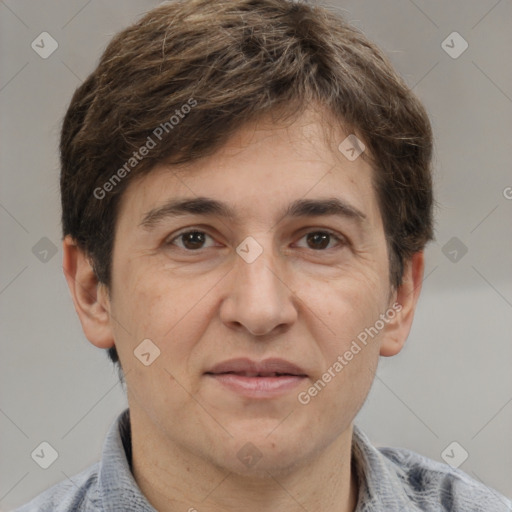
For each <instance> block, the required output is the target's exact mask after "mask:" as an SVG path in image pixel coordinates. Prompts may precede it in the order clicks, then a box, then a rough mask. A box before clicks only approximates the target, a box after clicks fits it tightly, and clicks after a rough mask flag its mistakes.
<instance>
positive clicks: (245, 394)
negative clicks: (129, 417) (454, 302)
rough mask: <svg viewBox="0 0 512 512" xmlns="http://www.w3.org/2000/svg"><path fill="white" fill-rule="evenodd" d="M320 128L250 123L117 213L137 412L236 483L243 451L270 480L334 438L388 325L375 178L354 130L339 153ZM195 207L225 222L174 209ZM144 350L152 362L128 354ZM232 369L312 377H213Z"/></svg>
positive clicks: (144, 186)
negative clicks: (285, 367) (252, 452)
mask: <svg viewBox="0 0 512 512" xmlns="http://www.w3.org/2000/svg"><path fill="white" fill-rule="evenodd" d="M322 126H323V125H322V116H321V115H320V114H319V113H318V112H317V113H315V112H312V111H307V112H306V114H304V115H303V116H302V117H301V118H300V119H298V120H297V121H296V122H294V123H293V124H290V125H288V126H286V127H276V126H275V125H271V124H270V123H269V122H267V123H264V122H260V123H256V124H250V125H247V126H246V127H245V128H244V129H243V130H241V131H239V132H238V133H237V134H236V135H235V136H234V137H232V139H231V140H230V141H229V143H228V144H227V145H226V146H224V147H223V149H222V150H221V151H219V152H218V153H216V154H215V155H214V156H211V157H208V158H205V159H203V160H201V161H200V162H194V163H193V164H192V165H190V166H188V167H186V168H185V167H180V168H178V167H176V166H168V165H165V164H161V165H158V166H157V167H156V168H155V169H154V170H153V171H152V172H151V173H150V174H148V175H147V176H145V177H144V178H142V179H139V180H138V181H134V182H132V183H131V184H130V185H129V187H128V188H127V190H126V191H125V193H124V195H123V199H122V202H121V205H120V206H121V207H120V210H119V216H118V221H117V230H116V237H115V245H114V254H113V267H112V268H113V274H112V289H111V299H110V301H111V302H110V305H109V309H110V313H111V316H112V318H113V319H114V318H115V321H114V320H112V321H111V329H112V332H113V337H114V339H115V344H116V347H117V351H118V353H119V356H120V359H121V362H122V366H123V369H124V372H125V375H126V383H127V390H128V399H129V402H130V408H131V410H132V413H136V414H137V415H138V416H139V417H141V418H145V421H146V422H147V423H148V424H150V425H152V426H154V429H155V432H156V431H157V432H158V433H159V435H160V436H162V438H164V439H165V440H166V441H168V442H169V443H171V444H172V445H174V446H177V447H179V448H181V449H183V450H185V451H187V452H190V453H192V454H195V455H197V456H198V457H202V458H203V459H204V458H206V459H207V460H210V461H211V462H212V463H214V464H216V465H218V466H220V467H223V468H227V469H229V470H230V471H233V472H237V473H242V472H243V471H246V470H248V469H247V468H244V466H243V465H242V464H241V463H240V460H239V458H238V457H237V456H236V454H237V453H238V451H239V450H240V448H241V447H242V446H244V445H245V444H246V443H248V442H250V443H252V444H253V445H255V446H256V447H257V448H258V450H259V451H260V452H261V454H262V455H263V457H262V459H261V460H260V461H259V462H258V465H257V466H256V468H258V470H261V471H264V470H265V469H268V470H270V469H272V471H276V469H279V468H280V469H285V468H288V467H291V466H292V465H293V464H295V463H297V460H298V459H301V460H303V461H307V460H308V459H309V458H312V457H314V456H315V455H317V454H318V453H320V452H321V451H322V450H324V449H325V448H326V447H327V446H328V445H329V444H330V443H332V442H334V441H335V440H336V439H337V438H339V436H340V435H341V434H342V433H343V432H345V431H346V430H347V429H348V428H349V427H350V425H351V422H352V420H353V419H354V416H355V415H356V413H357V412H358V410H359V409H360V407H361V406H362V404H363V402H364V400H365V398H366V396H367V393H368V391H369V388H370V385H371V382H372V380H373V373H374V371H375V368H376V365H377V361H378V356H379V350H380V349H381V345H382V343H383V342H385V340H386V336H387V335H388V330H389V329H390V326H391V325H392V322H389V323H388V321H387V320H389V318H390V315H391V314H390V313H389V309H390V308H391V307H392V304H393V302H394V297H393V293H392V290H391V288H390V282H389V274H388V272H389V266H388V254H387V249H386V239H385V234H384V229H383V223H382V218H381V215H380V212H379V209H378V205H377V196H376V193H375V191H374V189H373V186H372V172H373V171H372V169H371V167H370V166H369V164H368V163H367V162H366V161H365V160H364V159H363V158H362V157H359V158H357V159H355V160H354V161H350V160H349V159H347V158H346V157H345V156H344V155H343V154H342V153H341V152H340V151H338V149H337V145H338V144H340V143H341V142H342V141H343V140H344V139H345V138H346V137H347V135H348V133H343V132H342V131H341V130H340V131H339V133H337V134H335V136H334V137H332V140H333V141H334V143H333V144H329V143H328V142H327V141H326V138H325V136H324V132H323V128H322ZM198 198H201V199H203V200H208V201H216V202H218V203H221V204H222V205H223V206H224V210H226V211H228V213H230V215H229V216H226V215H224V213H226V212H225V211H221V209H219V208H218V209H215V208H212V207H211V202H210V203H209V205H210V206H209V207H208V205H206V206H205V207H204V208H203V209H202V210H201V211H199V212H197V211H196V212H194V211H191V208H190V207H189V208H186V207H182V208H177V207H176V204H174V205H172V206H174V207H170V202H171V201H172V202H175V203H176V202H179V201H184V200H191V199H198ZM328 200H331V203H329V204H330V206H331V208H330V209H329V208H326V207H325V203H322V202H325V201H328ZM304 201H308V202H309V208H306V207H305V206H304V203H301V202H304ZM335 201H337V203H335ZM294 204H295V208H289V206H290V205H292V206H293V205H294ZM322 204H323V208H322ZM334 204H335V205H336V206H337V208H334V207H333V205H334ZM189 205H190V203H189ZM315 205H316V207H313V206H315ZM301 206H302V207H301ZM306 206H308V205H307V204H306ZM287 210H289V211H287ZM393 313H394V314H393V316H395V314H396V315H398V313H396V312H395V311H393ZM385 315H386V316H385ZM384 316H385V318H386V322H384V321H382V318H384ZM379 319H381V321H380V322H379ZM376 322H377V323H376ZM381 324H384V326H383V327H381ZM370 328H373V330H370V332H371V333H372V336H370V335H368V329H370ZM365 329H366V331H365ZM375 331H378V332H377V334H375ZM365 332H366V333H367V334H366V338H367V340H366V343H365V344H363V342H362V341H361V340H362V339H364V334H362V333H365ZM358 336H359V338H358ZM146 339H149V340H151V342H152V344H153V345H152V344H148V342H145V343H146V344H147V345H143V346H142V347H145V348H144V350H143V352H144V353H146V354H148V353H149V354H150V355H149V356H148V355H145V356H144V357H145V359H146V362H149V361H151V364H148V365H147V366H146V365H145V364H143V363H141V361H140V360H139V359H138V358H137V357H135V355H134V351H135V352H136V353H137V350H139V352H138V353H139V354H140V352H141V350H142V349H137V347H138V346H139V345H140V344H141V342H142V341H143V340H146ZM354 342H356V345H354ZM155 346H156V347H158V349H159V351H160V352H159V355H158V356H157V357H155V356H156V355H157V353H156V352H155V348H154V347H155ZM356 346H358V347H359V351H357V349H356V348H355V347H356ZM347 352H351V353H352V357H350V356H349V355H348V354H347ZM233 358H248V359H250V360H252V361H256V362H261V361H265V360H267V359H269V358H280V359H283V360H286V361H288V362H289V363H292V364H294V365H296V366H297V367H299V368H300V369H301V372H300V373H301V375H303V376H301V377H300V376H295V377H290V376H288V377H277V376H276V377H268V376H267V377H250V376H248V375H247V374H245V375H241V374H239V375H235V374H224V375H223V376H221V374H220V373H216V374H215V375H211V374H209V373H208V372H210V371H212V369H213V367H214V366H215V365H217V364H219V363H222V362H225V361H228V360H230V359H233ZM336 362H338V365H336ZM340 365H341V369H340ZM276 371H279V370H276ZM285 373H286V372H285ZM292 373H293V372H292ZM295 373H296V374H297V373H299V372H295ZM327 373H328V374H329V375H330V378H329V375H328V376H326V375H327ZM227 375H230V376H227ZM304 375H305V376H304ZM255 379H261V380H260V381H259V383H257V382H256V381H255ZM319 381H321V383H319ZM315 383H316V387H315ZM315 389H316V392H315ZM177 418H178V419H179V420H177ZM297 446H300V447H301V448H300V453H297Z"/></svg>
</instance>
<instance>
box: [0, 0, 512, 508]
mask: <svg viewBox="0 0 512 512" xmlns="http://www.w3.org/2000/svg"><path fill="white" fill-rule="evenodd" d="M157 3H158V2H156V1H149V0H146V1H143V0H130V1H126V0H125V1H118V0H116V1H108V2H107V1H100V0H89V1H64V0H61V1H57V0H51V1H50V0H47V1H38V2H36V1H25V0H20V1H14V0H10V1H2V2H0V58H1V74H0V105H1V112H2V116H1V120H0V131H1V133H0V141H1V152H0V165H1V189H0V224H1V233H2V236H1V238H0V240H1V242H0V251H1V253H0V257H1V262H2V267H1V276H0V302H1V325H2V337H1V342H2V357H1V359H0V379H1V380H0V383H1V388H0V389H1V395H0V399H1V400H0V429H1V432H2V435H1V439H2V442H1V454H0V507H1V510H4V511H5V510H9V509H11V508H13V507H15V506H17V505H19V504H21V503H23V502H25V501H28V500H29V499H30V498H32V497H33V496H34V495H36V494H37V493H39V492H41V491H43V490H44V489H46V488H47V487H49V486H50V485H52V484H55V483H57V482H59V481H61V480H63V479H65V478H67V477H69V476H72V475H73V474H75V473H77V472H79V471H81V470H82V469H84V468H86V467H87V466H89V465H90V464H92V463H93V462H94V461H96V460H98V458H99V456H100V450H101V447H102V443H103V438H104V435H105V433H106V431H107V429H108V427H109V426H110V424H111V422H112V421H113V420H114V419H115V417H116V416H117V415H118V413H119V412H120V411H121V410H122V409H123V408H124V407H125V406H126V401H125V396H124V391H123V389H122V388H121V386H120V385H119V384H118V381H117V374H116V372H115V371H114V370H113V367H112V366H111V364H110V363H109V361H108V360H107V358H106V354H104V353H103V352H102V351H101V350H99V349H96V348H94V347H93V346H92V345H91V344H89V342H88V341H87V340H86V338H85V336H84V335H83V333H82V330H81V326H80V323H79V320H78V317H77V315H76V313H75V310H74V307H73V304H72V301H71V298H70V296H69V292H68V288H67V285H66V282H65V279H64V276H63V272H62V268H61V264H62V250H61V247H60V219H59V215H60V204H59V183H58V158H57V157H58V153H57V145H58V133H59V128H60V122H61V118H62V116H63V114H64V112H65V109H66V107H67V105H68V103H69V100H70V98H71V95H72V93H73V91H74V90H75V88H76V87H77V86H78V85H79V84H80V83H81V81H82V80H83V79H84V78H85V77H86V76H87V74H88V73H89V72H91V71H92V69H93V67H94V66H95V63H96V62H97V60H98V58H99V56H100V53H101V51H102V49H103V48H104V47H105V45H106V43H107V42H108V40H109V39H110V37H111V36H112V35H113V34H114V33H115V32H117V31H118V30H119V29H121V28H123V27H125V26H126V25H127V24H128V23H130V22H131V21H133V20H134V19H135V18H136V17H137V16H138V15H139V14H141V13H143V12H144V11H146V10H148V9H149V8H151V7H152V6H154V5H156V4H157ZM331 5H335V6H337V7H338V8H340V9H341V10H342V12H344V13H345V15H346V17H347V18H348V19H349V20H350V21H352V22H353V23H354V24H355V25H356V26H358V27H359V28H361V29H362V30H363V31H364V32H365V33H366V34H367V35H368V36H369V37H370V38H372V39H373V40H375V41H376V42H377V43H378V44H380V45H381V47H382V48H383V49H384V50H385V52H386V53H387V54H388V55H389V57H390V58H391V60H392V62H393V63H394V64H395V66H396V68H397V69H398V71H399V72H400V73H401V74H402V75H403V76H404V77H405V79H406V81H407V83H408V84H409V85H410V86H411V87H414V91H415V92H416V93H417V94H418V95H419V97H420V98H421V99H422V100H423V101H424V103H425V105H426V106H427V109H428V111H429V113H430V116H431V119H432V123H433V127H434V131H435V135H436V154H435V167H436V176H435V179H436V192H437V201H438V207H437V211H436V214H437V224H436V241H435V242H434V243H432V244H431V245H430V246H429V248H428V250H427V253H426V254H427V268H426V273H425V275H426V277H425V281H424V288H423V293H422V297H421V299H420V302H419V308H418V310H417V314H416V317H415V323H414V327H413V330H412V333H411V335H410V337H409V340H408V342H407V345H406V347H405V349H404V350H403V352H402V353H401V354H399V355H398V356H396V357H394V358H383V359H382V361H381V366H380V368H379V372H378V377H377V379H376V380H375V383H374V386H373V388H372V391H371V393H370V396H369V398H368V400H367V402H366V404H365V406H364V407H363V410H362V411H361V413H360V415H359V417H358V424H359V425H360V426H361V427H362V428H363V429H364V430H365V431H366V433H367V434H368V435H369V436H370V438H371V439H372V440H373V441H374V443H375V444H377V445H395V446H404V447H406V448H410V449H413V450H415V451H417V452H420V453H422V454H424V455H426V456H428V457H431V458H433V459H436V460H442V458H441V453H442V452H443V450H444V449H445V448H446V447H447V446H448V445H449V444H450V443H451V442H452V441H457V442H458V443H459V444H460V445H461V446H462V447H463V448H464V449H465V450H467V452H468V453H469V457H468V458H467V460H466V461H465V462H464V463H463V464H462V465H461V466H460V467H461V469H463V470H464V471H466V472H467V473H468V474H469V475H471V476H472V477H473V478H476V479H479V480H482V481H483V482H484V483H485V484H487V485H489V486H491V487H494V488H495V489H497V490H499V491H500V492H502V493H503V494H505V495H507V496H510V497H512V436H511V435H510V433H511V427H512V372H511V371H510V368H511V361H512V343H511V334H510V333H511V327H512V314H511V313H512V309H511V308H512V279H511V278H512V268H511V267H512V259H511V257H510V255H511V253H512V223H511V222H510V220H511V213H512V200H511V199H510V197H512V189H507V187H512V173H511V161H512V159H511V152H512V144H511V142H510V141H511V136H512V64H511V63H512V60H511V59H510V58H509V57H510V54H511V49H512V44H511V43H512V31H511V30H510V27H511V26H512V2H511V1H510V0H500V1H496V0H478V1H476V0H474V1H467V0H465V1H461V0H460V1H451V2H445V1H441V0H436V1H421V0H414V1H412V0H388V1H385V2H382V1H381V0H365V1H361V0H360V1H344V0H338V1H337V2H333V3H332V4H331ZM43 31H46V32H49V33H50V34H51V35H52V37H53V38H55V40H56V41H57V42H58V45H59V46H58V49H57V50H56V51H55V53H53V54H52V55H51V56H50V57H49V58H47V59H42V58H41V57H40V56H39V55H38V54H37V53H36V52H35V51H34V50H33V49H32V48H31V42H32V41H33V40H35V39H36V37H37V36H38V35H39V34H40V33H41V32H43ZM454 31H457V32H459V33H460V34H461V35H462V37H463V38H464V39H465V40H466V41H467V42H468V44H469V47H468V49H467V50H466V51H465V52H464V53H463V54H462V55H460V56H459V57H458V58H456V59H454V58H452V57H450V56H449V55H448V54H447V53H446V52H445V50H444V49H443V48H442V46H441V43H442V42H443V40H445V38H446V37H447V36H448V35H449V34H451V33H452V32H454ZM449 44H450V45H452V43H451V42H449ZM453 44H454V45H455V49H458V48H460V46H458V45H459V43H455V42H454V43H453ZM507 191H509V193H507ZM506 196H508V197H509V199H507V197H506ZM43 237H47V238H48V239H49V240H50V241H51V243H52V244H53V245H55V246H56V248H57V252H56V254H54V255H52V253H51V252H49V253H48V254H47V255H46V259H47V260H48V261H46V262H45V261H44V257H45V256H44V253H42V252H41V245H36V244H38V242H39V243H40V244H43V248H44V247H46V246H48V247H51V245H49V242H48V241H43V242H40V240H41V239H42V238H43ZM452 237H457V239H458V241H455V242H452V244H453V243H455V244H456V245H453V246H452V245H448V246H446V244H447V243H448V242H449V240H450V239H451V238H452ZM45 244H46V246H45ZM457 244H458V247H457ZM34 246H36V249H34V250H33V247H34ZM463 246H465V247H466V248H467V250H468V252H467V253H466V254H465V255H463V257H461V255H462V252H461V248H463ZM443 247H444V252H443ZM454 248H455V249H456V250H457V258H458V261H455V262H454V261H451V260H450V258H452V259H453V257H454V256H455V253H453V252H452V254H451V255H450V254H449V252H450V251H453V249H454ZM445 253H446V254H447V255H448V256H449V257H450V258H449V257H448V256H447V255H445ZM41 259H43V261H41ZM42 441H47V442H49V443H50V444H51V445H52V446H53V447H54V448H55V449H56V450H57V452H58V454H59V457H58V459H57V460H56V461H55V463H54V464H53V465H51V466H50V467H49V468H48V469H46V470H44V469H42V468H40V467H39V466H38V465H37V464H36V463H35V462H34V461H33V460H32V458H31V456H30V454H31V453H32V451H33V450H34V449H35V448H36V447H37V446H38V445H39V444H40V443H41V442H42ZM457 456H458V455H457Z"/></svg>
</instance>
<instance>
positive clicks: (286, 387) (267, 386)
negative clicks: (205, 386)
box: [206, 373, 306, 398]
mask: <svg viewBox="0 0 512 512" xmlns="http://www.w3.org/2000/svg"><path fill="white" fill-rule="evenodd" d="M206 377H209V378H211V379H213V380H215V381H216V382H218V383H219V384H220V385H222V386H223V387H225V388H227V389H229V390H231V391H234V392H235V393H237V394H239V395H242V396H245V397H247V398H272V397H276V396H279V395H282V394H284V393H287V392H289V391H291V390H292V389H294V388H295V387H296V386H298V385H299V384H300V383H301V382H302V381H303V380H304V379H305V378H306V377H305V376H304V377H303V376H299V375H285V376H282V377H244V376H243V375H237V374H236V373H213V374H206Z"/></svg>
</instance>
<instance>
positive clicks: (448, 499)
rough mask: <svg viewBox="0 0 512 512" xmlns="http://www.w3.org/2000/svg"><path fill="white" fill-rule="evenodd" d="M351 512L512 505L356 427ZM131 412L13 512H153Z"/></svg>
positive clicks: (507, 511)
mask: <svg viewBox="0 0 512 512" xmlns="http://www.w3.org/2000/svg"><path fill="white" fill-rule="evenodd" d="M352 454H353V462H354V467H355V469H356V473H357V477H358V481H359V499H358V504H357V507H356V510H355V512H404V511H407V512H409V511H411V512H415V511H428V512H441V511H447V512H448V511H450V512H512V501H511V500H509V499H507V498H505V497H504V496H502V495H500V494H499V493H498V492H496V491H494V490H492V489H489V488H488V487H486V486H485V485H483V484H481V483H479V482H477V481H476V480H473V479H471V478H470V477H469V476H468V475H467V474H466V473H464V472H462V471H460V470H457V469H453V468H451V467H450V466H448V465H446V464H442V463H439V462H435V461H433V460H431V459H428V458H426V457H423V456H422V455H419V454H417V453H414V452H412V451H410V450H406V449H402V448H376V447H375V446H373V445H372V444H371V442H370V440H369V439H368V438H367V437H366V435H365V434H364V433H363V432H362V431H361V430H360V429H359V428H358V427H357V426H354V433H353V438H352ZM131 458H132V457H131V432H130V416H129V410H128V409H126V410H125V411H123V412H122V413H121V414H120V415H119V417H118V418H117V420H116V421H115V422H114V423H113V424H112V426H111V427H110V430H109V432H108V434H107V437H106V439H105V442H104V445H103V452H102V456H101V461H100V462H97V463H95V464H93V465H92V466H90V467H89V468H87V469H86V470H84V471H82V472H81V473H79V474H78V475H76V476H74V477H72V478H71V480H64V481H62V482H60V483H58V484H57V485H55V486H53V487H51V488H50V489H47V490H46V491H45V492H43V493H42V494H40V495H39V496H37V497H35V498H34V499H33V500H32V501H31V502H30V503H28V504H26V505H24V506H22V507H21V508H18V509H16V510H15V511H14V512H36V511H37V512H50V511H52V512H64V511H66V512H68V511H69V512H71V511H73V512H77V511H80V512H95V511H96V512H97V511H106V512H132V511H133V512H135V511H137V512H155V509H154V508H153V507H152V506H151V505H150V504H149V502H148V501H147V499H146V498H145V497H144V495H143V494H142V492H141V490H140V489H139V487H138V485H137V483H136V482H135V479H134V478H133V475H132V472H131Z"/></svg>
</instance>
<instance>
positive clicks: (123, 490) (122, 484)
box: [98, 409, 156, 512]
mask: <svg viewBox="0 0 512 512" xmlns="http://www.w3.org/2000/svg"><path fill="white" fill-rule="evenodd" d="M130 467H131V428H130V410H129V409H125V410H124V411H123V412H122V413H121V414H120V415H119V416H118V418H117V420H116V421H115V422H114V423H113V424H112V426H111V427H110V430H109V431H108V434H107V437H106V439H105V442H104V444H103V453H102V458H101V462H100V469H99V477H98V480H99V482H98V486H99V494H100V499H101V503H102V505H103V508H102V510H105V511H106V512H121V511H123V512H130V511H137V512H139V511H140V512H156V510H155V509H154V508H153V507H152V506H151V504H150V503H149V502H148V500H147V499H146V498H145V496H144V495H143V494H142V492H141V490H140V489H139V486H138V485H137V482H136V481H135V478H134V477H133V475H132V472H131V469H130Z"/></svg>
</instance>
